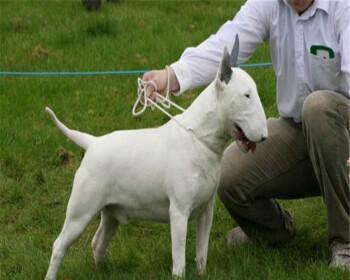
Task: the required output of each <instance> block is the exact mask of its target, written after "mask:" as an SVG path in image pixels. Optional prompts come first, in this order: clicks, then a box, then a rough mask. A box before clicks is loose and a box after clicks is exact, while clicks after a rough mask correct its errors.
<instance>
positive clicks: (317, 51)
mask: <svg viewBox="0 0 350 280" xmlns="http://www.w3.org/2000/svg"><path fill="white" fill-rule="evenodd" d="M310 52H311V53H312V54H313V55H316V56H318V57H320V58H323V59H332V58H334V57H335V54H334V51H333V50H332V49H331V48H329V47H326V46H321V45H313V46H311V48H310Z"/></svg>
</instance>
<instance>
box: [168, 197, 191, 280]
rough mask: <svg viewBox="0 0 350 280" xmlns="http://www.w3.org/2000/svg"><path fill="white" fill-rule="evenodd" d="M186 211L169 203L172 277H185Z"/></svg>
mask: <svg viewBox="0 0 350 280" xmlns="http://www.w3.org/2000/svg"><path fill="white" fill-rule="evenodd" d="M187 212H188V211H184V209H181V208H180V207H178V206H176V205H175V203H172V202H170V209H169V215H170V231H171V247H172V259H173V276H175V277H181V278H182V277H185V259H186V235H187V223H188V217H189V215H188V213H187Z"/></svg>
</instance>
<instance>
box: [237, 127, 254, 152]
mask: <svg viewBox="0 0 350 280" xmlns="http://www.w3.org/2000/svg"><path fill="white" fill-rule="evenodd" d="M233 134H234V136H235V138H236V142H237V145H238V147H239V148H240V149H241V150H242V151H243V152H245V153H247V152H249V151H252V152H254V151H255V149H256V143H255V142H252V141H250V140H249V139H248V138H247V136H245V134H244V132H243V130H242V128H241V127H240V126H239V125H237V124H235V125H234V127H233Z"/></svg>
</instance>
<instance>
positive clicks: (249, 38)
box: [143, 0, 277, 99]
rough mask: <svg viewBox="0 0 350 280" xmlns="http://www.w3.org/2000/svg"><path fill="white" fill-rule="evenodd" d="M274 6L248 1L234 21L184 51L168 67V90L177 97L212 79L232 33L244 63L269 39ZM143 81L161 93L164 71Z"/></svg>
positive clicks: (272, 0)
mask: <svg viewBox="0 0 350 280" xmlns="http://www.w3.org/2000/svg"><path fill="white" fill-rule="evenodd" d="M276 3H277V1H276V0H248V1H247V2H246V3H245V4H244V5H243V6H242V7H241V9H240V11H239V12H238V13H237V15H236V16H235V17H234V19H233V20H231V21H227V22H226V23H225V24H224V25H222V26H221V28H220V29H219V30H218V32H217V33H216V34H214V35H211V36H210V37H209V38H208V39H207V40H205V41H204V42H202V43H201V44H200V45H198V46H197V47H194V48H192V47H191V48H187V49H186V50H185V51H184V53H183V54H182V56H181V58H180V59H179V60H178V61H177V62H175V63H173V64H171V66H170V90H171V91H172V92H175V94H176V95H178V94H181V93H183V92H184V91H186V90H189V89H193V88H196V87H199V86H203V85H206V84H208V83H210V82H211V81H212V80H214V78H215V75H216V72H217V69H218V67H219V62H220V59H221V56H222V52H223V49H224V47H225V46H226V47H227V48H228V49H229V50H230V49H232V46H233V43H234V38H235V37H236V34H238V35H239V41H240V52H239V57H238V63H243V62H244V61H246V60H248V58H249V57H250V56H251V55H252V53H253V52H254V50H255V49H256V47H257V45H258V44H259V43H261V42H262V41H264V40H266V39H267V38H268V36H269V34H268V33H269V27H270V22H271V20H272V19H271V15H272V12H273V7H274V5H276ZM222 5H224V4H222ZM143 79H144V80H146V81H148V80H154V81H155V83H156V84H157V87H158V91H159V92H160V93H164V91H165V89H166V85H167V80H166V79H167V70H166V69H162V70H154V71H150V72H147V73H145V74H144V76H143ZM153 90H154V89H153V87H151V86H150V87H149V88H148V89H147V96H148V97H151V98H152V99H155V97H154V96H153V95H152V93H153Z"/></svg>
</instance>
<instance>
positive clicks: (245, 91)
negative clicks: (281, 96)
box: [215, 36, 267, 152]
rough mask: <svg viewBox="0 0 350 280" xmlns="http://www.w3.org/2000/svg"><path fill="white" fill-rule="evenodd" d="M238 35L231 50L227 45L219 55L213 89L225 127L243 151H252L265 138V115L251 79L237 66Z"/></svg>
mask: <svg viewBox="0 0 350 280" xmlns="http://www.w3.org/2000/svg"><path fill="white" fill-rule="evenodd" d="M238 52H239V39H238V36H236V40H235V44H234V46H233V49H232V52H231V54H229V53H228V51H227V49H226V48H225V49H224V53H223V56H222V59H221V63H220V67H219V71H218V75H217V77H216V81H215V87H216V89H217V90H216V92H217V94H218V100H219V103H220V106H221V108H222V109H221V110H223V111H224V112H225V116H227V117H226V124H225V125H226V130H227V132H228V133H230V134H231V135H232V136H233V137H234V138H235V139H236V141H237V143H238V146H239V147H240V148H241V149H242V150H243V151H245V152H248V151H249V150H252V151H254V150H255V148H256V143H257V142H261V141H263V140H265V139H266V138H267V124H266V116H265V112H264V109H263V106H262V104H261V102H260V98H259V95H258V92H257V88H256V84H255V82H254V81H253V79H252V78H251V77H250V76H249V75H248V73H246V72H245V71H243V70H242V69H240V68H237V58H238Z"/></svg>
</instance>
